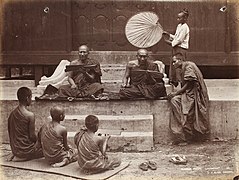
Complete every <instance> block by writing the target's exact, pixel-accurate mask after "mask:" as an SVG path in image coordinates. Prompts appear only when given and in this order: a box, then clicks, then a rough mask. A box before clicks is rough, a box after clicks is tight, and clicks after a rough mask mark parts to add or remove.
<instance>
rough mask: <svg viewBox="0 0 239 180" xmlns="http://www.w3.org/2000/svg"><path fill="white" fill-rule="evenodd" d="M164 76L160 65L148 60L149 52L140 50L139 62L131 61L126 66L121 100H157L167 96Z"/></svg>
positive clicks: (138, 54) (120, 92)
mask: <svg viewBox="0 0 239 180" xmlns="http://www.w3.org/2000/svg"><path fill="white" fill-rule="evenodd" d="M163 76H164V75H163V73H160V72H159V69H158V65H157V64H156V63H153V62H151V61H149V60H148V51H147V50H146V49H139V50H138V53H137V60H135V61H130V62H129V63H128V64H127V66H126V71H125V75H124V78H123V85H122V88H121V89H120V91H119V94H120V98H121V99H134V98H148V99H157V98H159V97H165V96H167V94H166V88H165V86H164V81H163Z"/></svg>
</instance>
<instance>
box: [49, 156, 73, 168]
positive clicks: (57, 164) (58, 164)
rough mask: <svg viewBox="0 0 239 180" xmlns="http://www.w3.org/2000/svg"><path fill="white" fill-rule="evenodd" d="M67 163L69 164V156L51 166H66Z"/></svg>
mask: <svg viewBox="0 0 239 180" xmlns="http://www.w3.org/2000/svg"><path fill="white" fill-rule="evenodd" d="M67 164H69V160H68V159H67V158H65V159H63V161H61V162H59V163H55V164H52V165H51V166H52V167H54V168H57V167H62V166H65V165H67Z"/></svg>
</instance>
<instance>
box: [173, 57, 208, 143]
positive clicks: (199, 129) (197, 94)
mask: <svg viewBox="0 0 239 180" xmlns="http://www.w3.org/2000/svg"><path fill="white" fill-rule="evenodd" d="M181 79H182V86H183V85H184V84H185V83H186V82H187V81H191V82H192V83H191V84H193V85H192V86H190V87H189V88H188V89H187V90H186V91H185V92H184V93H182V94H181V95H177V96H175V97H173V98H172V99H171V100H170V105H171V116H170V129H171V131H172V133H173V134H174V136H175V138H176V139H177V140H182V141H187V140H192V139H193V138H198V137H201V136H202V135H206V134H208V133H209V115H208V103H209V97H208V93H207V87H206V85H205V82H204V80H203V76H202V73H201V71H200V70H199V68H198V67H197V66H196V64H195V63H193V62H189V61H186V62H185V63H184V64H183V66H182V72H181Z"/></svg>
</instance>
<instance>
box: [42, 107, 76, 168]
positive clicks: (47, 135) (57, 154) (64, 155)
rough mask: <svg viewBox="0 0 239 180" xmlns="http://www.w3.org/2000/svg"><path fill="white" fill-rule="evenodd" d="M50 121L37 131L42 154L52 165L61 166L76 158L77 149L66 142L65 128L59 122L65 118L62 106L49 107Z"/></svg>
mask: <svg viewBox="0 0 239 180" xmlns="http://www.w3.org/2000/svg"><path fill="white" fill-rule="evenodd" d="M50 114H51V117H52V121H51V122H49V123H47V124H45V125H43V126H42V127H41V129H40V132H39V138H40V141H41V145H42V149H43V154H44V156H45V158H46V160H47V161H48V162H49V164H50V165H51V166H53V167H62V166H65V165H67V164H69V163H71V162H75V161H76V160H77V151H76V149H72V148H70V147H69V146H68V144H67V130H66V128H65V127H64V126H62V125H61V124H60V121H63V120H64V118H65V112H64V110H63V109H62V108H60V107H58V106H56V107H53V108H51V110H50Z"/></svg>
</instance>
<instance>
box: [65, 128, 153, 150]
mask: <svg viewBox="0 0 239 180" xmlns="http://www.w3.org/2000/svg"><path fill="white" fill-rule="evenodd" d="M75 133H76V132H68V141H69V144H71V145H73V146H75V145H74V142H73V141H74V139H73V138H74V136H75ZM97 133H102V134H103V132H102V130H100V129H99V130H98V131H97V132H96V134H97ZM153 149H154V143H153V132H122V133H121V134H112V135H111V137H110V139H109V142H108V150H109V151H121V152H135V151H142V152H143V151H151V150H153Z"/></svg>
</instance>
